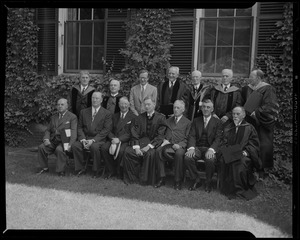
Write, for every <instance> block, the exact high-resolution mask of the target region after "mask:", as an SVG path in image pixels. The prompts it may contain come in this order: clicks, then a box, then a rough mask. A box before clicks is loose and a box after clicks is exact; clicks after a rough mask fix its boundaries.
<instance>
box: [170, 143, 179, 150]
mask: <svg viewBox="0 0 300 240" xmlns="http://www.w3.org/2000/svg"><path fill="white" fill-rule="evenodd" d="M172 148H173V149H174V150H175V151H176V150H178V149H179V148H181V147H180V145H179V144H177V143H175V144H173V146H172Z"/></svg>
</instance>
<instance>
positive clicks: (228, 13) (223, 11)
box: [219, 9, 234, 17]
mask: <svg viewBox="0 0 300 240" xmlns="http://www.w3.org/2000/svg"><path fill="white" fill-rule="evenodd" d="M233 14H234V9H219V17H226V16H233Z"/></svg>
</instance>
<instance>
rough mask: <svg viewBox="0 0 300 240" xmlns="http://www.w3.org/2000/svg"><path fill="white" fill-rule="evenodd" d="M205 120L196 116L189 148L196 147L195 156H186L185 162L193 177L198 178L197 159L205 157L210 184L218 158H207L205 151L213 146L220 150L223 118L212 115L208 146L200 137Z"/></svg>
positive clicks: (209, 125)
mask: <svg viewBox="0 0 300 240" xmlns="http://www.w3.org/2000/svg"><path fill="white" fill-rule="evenodd" d="M204 131H205V129H204V120H203V117H198V118H195V119H194V121H193V123H192V127H191V130H190V134H189V139H188V144H187V149H189V148H190V147H195V156H194V157H193V158H190V157H187V156H185V158H184V163H185V166H186V168H187V169H188V171H189V173H190V176H191V179H192V180H194V179H196V178H197V177H198V176H197V167H196V163H195V160H197V159H203V160H204V161H205V170H206V182H207V183H208V184H210V182H211V179H212V176H213V173H214V172H215V164H216V158H212V159H207V158H206V157H205V153H206V151H207V150H208V148H213V149H214V150H215V152H216V153H217V152H218V149H219V146H220V144H221V138H222V123H221V120H219V119H217V118H215V117H213V116H211V119H210V121H209V122H208V124H207V126H206V132H207V142H208V146H203V145H202V146H201V143H200V139H201V137H202V135H203V133H204Z"/></svg>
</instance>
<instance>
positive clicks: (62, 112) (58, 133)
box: [38, 98, 77, 176]
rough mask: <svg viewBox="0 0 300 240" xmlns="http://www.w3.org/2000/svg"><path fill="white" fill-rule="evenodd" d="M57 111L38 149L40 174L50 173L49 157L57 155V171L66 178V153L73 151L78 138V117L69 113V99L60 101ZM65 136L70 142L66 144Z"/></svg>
mask: <svg viewBox="0 0 300 240" xmlns="http://www.w3.org/2000/svg"><path fill="white" fill-rule="evenodd" d="M57 110H58V114H55V115H54V116H52V117H51V120H50V124H49V125H48V127H47V130H46V132H45V135H44V138H43V144H41V145H40V146H39V147H38V161H39V165H40V167H41V170H39V172H38V174H42V173H45V172H49V168H48V155H50V154H52V153H55V155H56V157H57V161H56V169H55V171H56V172H57V173H58V175H59V176H64V175H65V168H66V163H67V159H68V157H67V155H66V151H67V152H70V151H71V146H72V145H73V143H74V142H75V141H76V138H77V117H76V115H75V114H73V113H71V112H69V111H68V101H67V99H64V98H61V99H59V100H58V102H57ZM62 135H63V136H62ZM64 136H65V137H66V138H65V139H67V140H69V142H64V140H63V138H64Z"/></svg>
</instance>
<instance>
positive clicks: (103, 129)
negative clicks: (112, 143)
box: [72, 92, 112, 178]
mask: <svg viewBox="0 0 300 240" xmlns="http://www.w3.org/2000/svg"><path fill="white" fill-rule="evenodd" d="M101 102H102V93H101V92H94V93H93V95H92V107H89V108H86V109H83V110H81V112H80V117H79V124H78V131H77V132H78V141H77V142H75V143H74V144H73V145H72V151H73V154H74V161H75V172H77V176H80V175H82V174H85V173H86V169H85V168H84V165H83V164H84V154H85V152H84V151H85V150H89V151H90V153H89V154H90V155H91V156H92V159H93V171H94V177H95V178H96V177H98V176H99V168H100V163H101V156H100V146H101V145H102V144H104V142H105V138H106V136H107V135H108V133H109V132H110V131H111V128H112V116H111V113H110V112H109V111H108V110H106V109H105V108H103V107H101Z"/></svg>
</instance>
